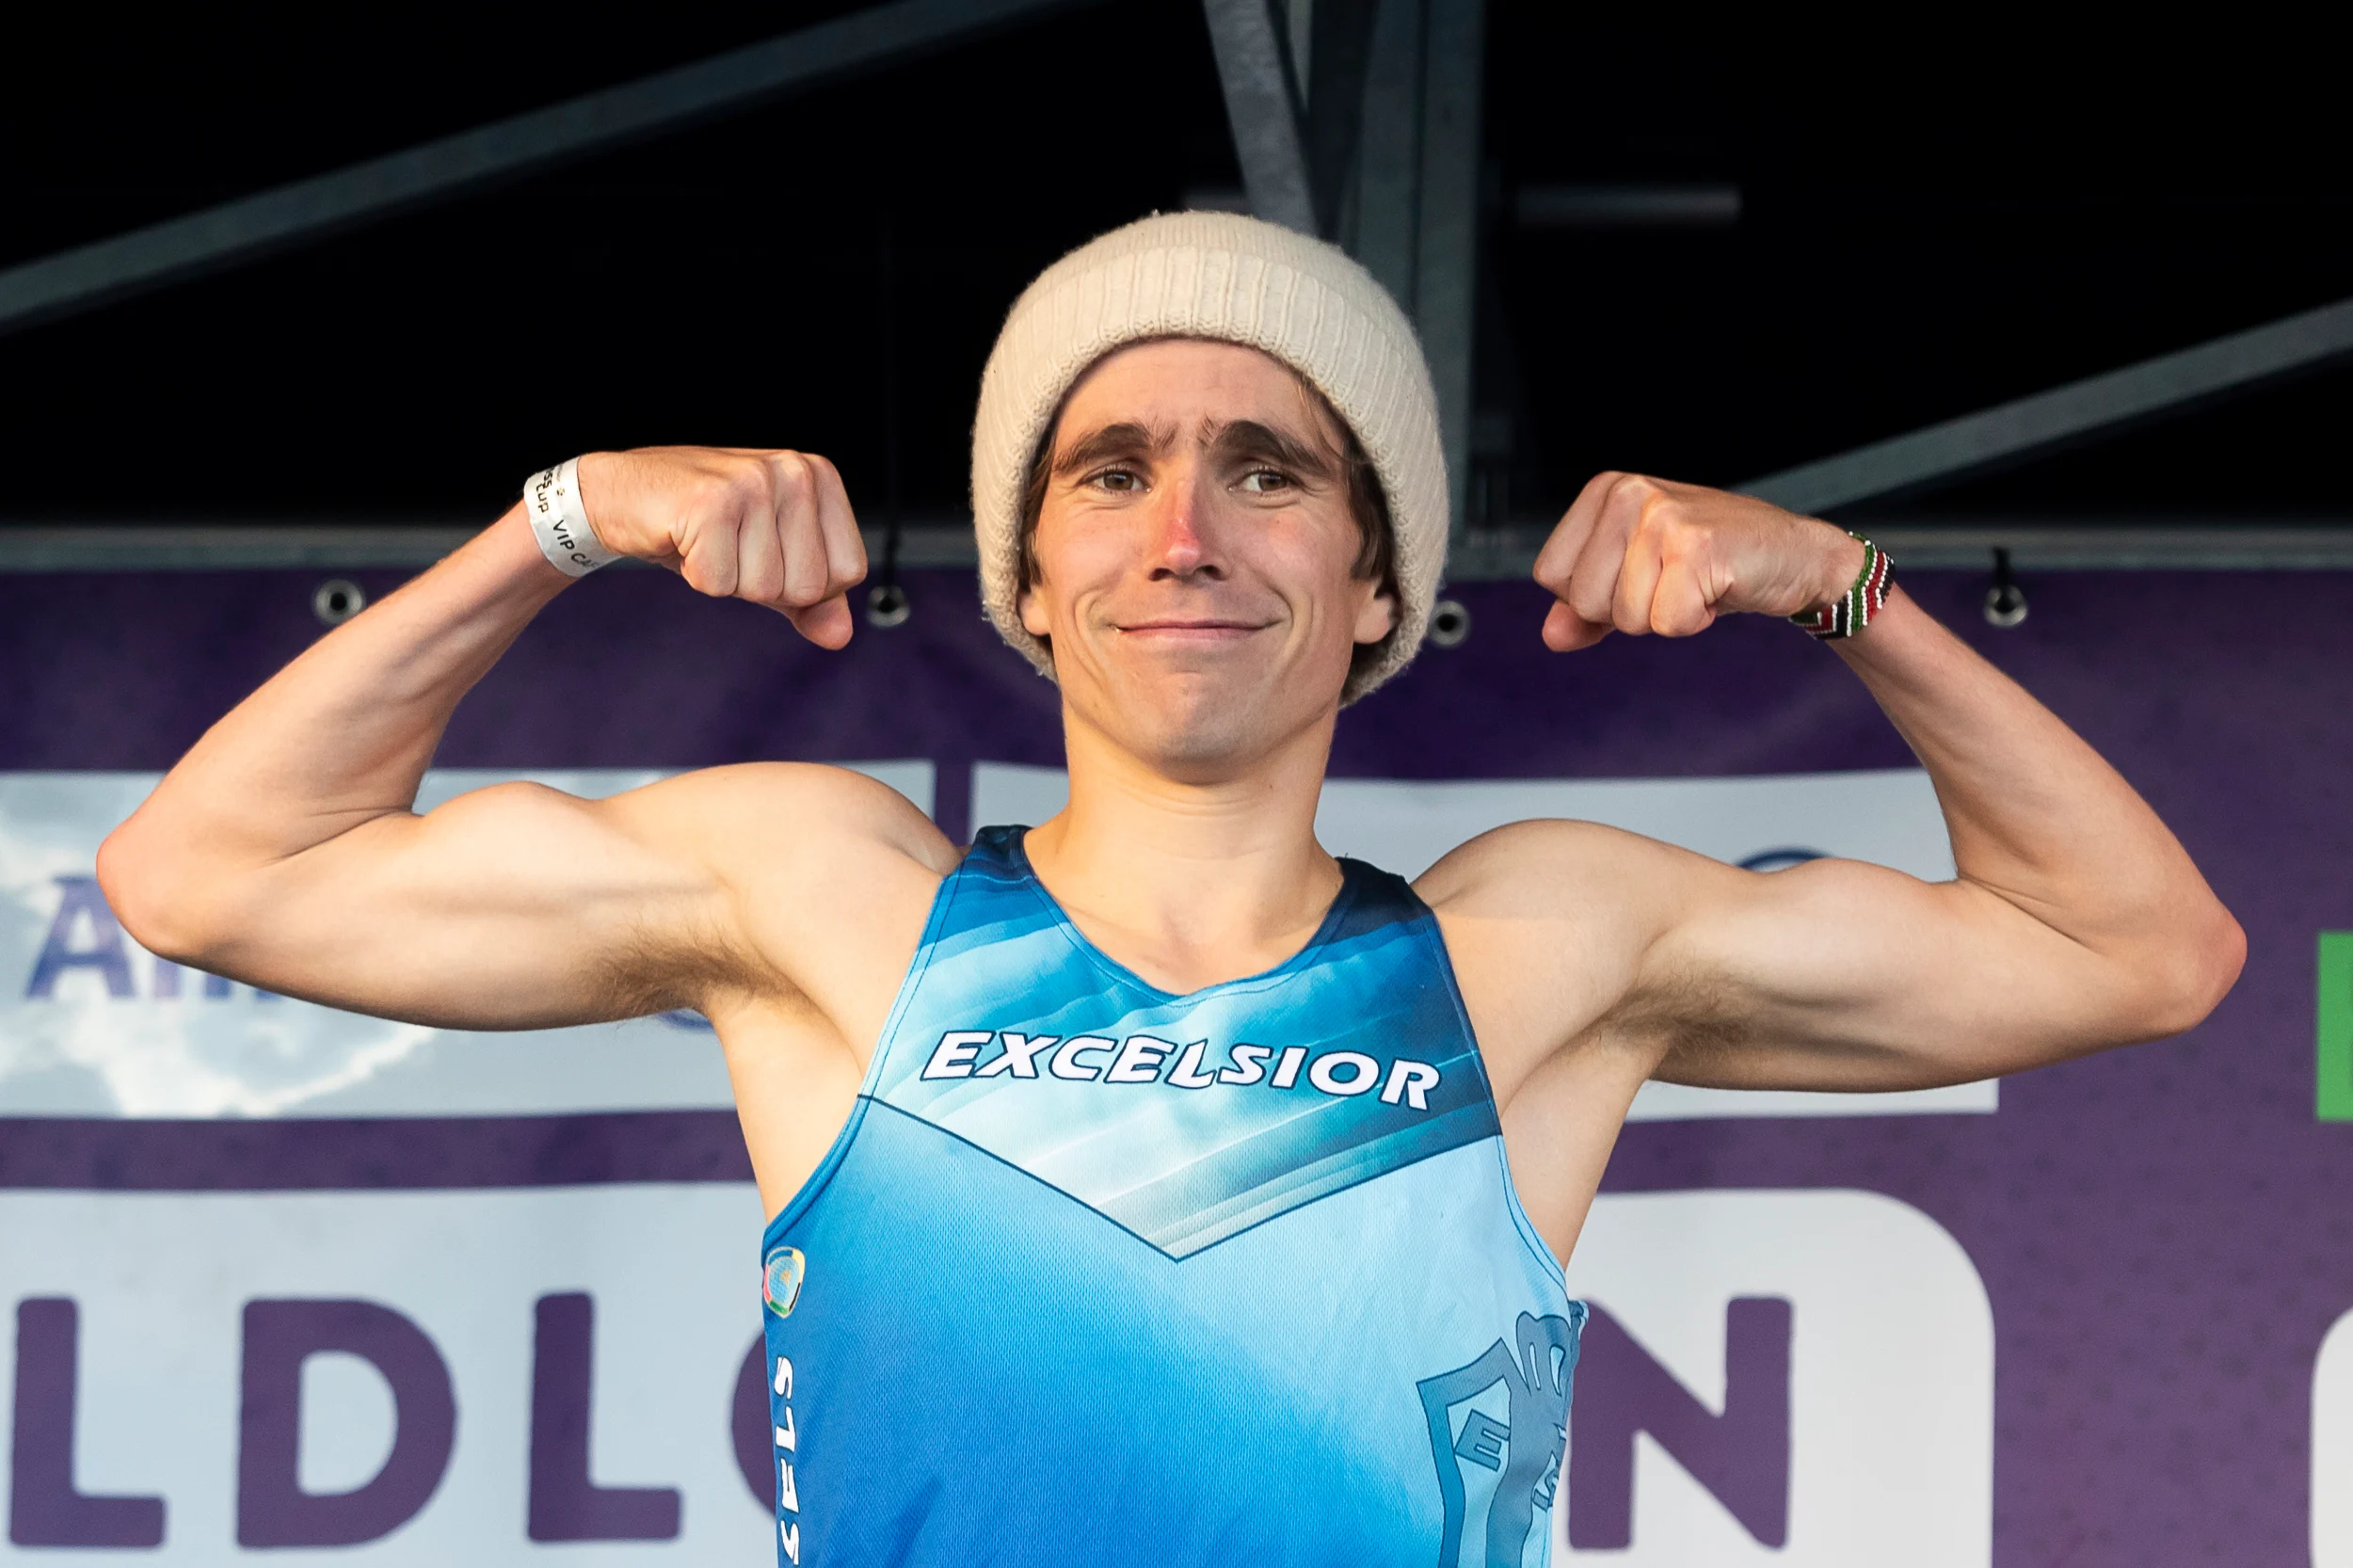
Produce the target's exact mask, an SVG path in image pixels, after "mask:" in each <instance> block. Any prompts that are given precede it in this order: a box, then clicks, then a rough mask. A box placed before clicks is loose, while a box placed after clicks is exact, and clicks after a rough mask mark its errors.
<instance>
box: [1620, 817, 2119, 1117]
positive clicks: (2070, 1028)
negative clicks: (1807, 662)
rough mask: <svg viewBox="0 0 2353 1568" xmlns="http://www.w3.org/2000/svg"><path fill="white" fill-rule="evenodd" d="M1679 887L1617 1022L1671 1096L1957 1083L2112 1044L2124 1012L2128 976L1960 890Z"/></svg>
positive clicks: (1730, 874)
mask: <svg viewBox="0 0 2353 1568" xmlns="http://www.w3.org/2000/svg"><path fill="white" fill-rule="evenodd" d="M1688 874H1689V882H1690V888H1689V892H1688V893H1687V895H1686V898H1685V900H1684V907H1683V908H1682V909H1681V910H1680V911H1679V912H1678V918H1677V919H1676V920H1673V922H1672V923H1671V924H1670V925H1669V926H1668V927H1667V928H1666V929H1665V930H1664V931H1662V933H1661V934H1660V936H1658V938H1657V941H1656V942H1655V943H1654V944H1653V946H1652V948H1651V950H1650V951H1649V952H1647V953H1646V954H1645V956H1644V960H1643V962H1642V964H1641V971H1640V978H1639V980H1638V982H1637V984H1635V985H1634V986H1632V987H1630V988H1629V995H1628V998H1627V1000H1626V1003H1625V1012H1626V1013H1627V1014H1628V1015H1629V1016H1640V1017H1643V1018H1646V1019H1647V1020H1649V1022H1650V1023H1651V1025H1652V1027H1653V1029H1654V1031H1655V1032H1656V1034H1657V1039H1658V1042H1659V1044H1660V1046H1661V1057H1660V1061H1659V1064H1658V1066H1657V1068H1656V1069H1655V1071H1654V1074H1653V1076H1655V1077H1657V1078H1660V1079H1664V1080H1668V1081H1670V1082H1676V1083H1690V1084H1698V1085H1703V1086H1707V1087H1717V1088H1774V1089H1825V1090H1890V1089H1914V1088H1929V1087H1933V1086H1937V1085H1941V1084H1947V1083H1961V1082H1968V1081H1971V1080H1977V1079H1983V1078H1990V1077H1993V1076H1996V1075H1998V1074H2001V1073H2004V1072H2009V1071H2015V1070H2018V1069H2020V1068H2022V1067H2025V1066H2028V1065H2033V1064H2041V1063H2045V1062H2049V1061H2052V1060H2054V1059H2056V1058H2060V1057H2065V1056H2072V1055H2075V1054H2080V1053H2082V1052H2085V1051H2089V1050H2094V1049H2098V1048H2101V1047H2104V1046H2108V1045H2115V1044H2118V1043H2120V1041H2119V1040H2118V1038H2117V1036H2116V1034H2115V1029H2116V1023H2115V1020H2116V1019H2118V1018H2119V1017H2120V1016H2131V1014H2132V1011H2133V1010H2132V1007H2131V1001H2132V999H2131V998H2130V997H2129V995H2127V994H2125V993H2126V992H2127V990H2128V988H2129V987H2130V985H2131V984H2133V982H2132V980H2131V978H2130V971H2129V970H2128V969H2126V968H2124V967H2122V966H2120V965H2118V964H2116V963H2114V962H2112V961H2111V960H2109V959H2107V958H2105V957H2104V956H2103V955H2102V954H2100V953H2099V952H2095V951H2094V950H2092V949H2090V948H2089V947H2086V946H2084V945H2083V944H2081V943H2078V942H2076V941H2074V940H2073V939H2072V938H2070V937H2069V936H2065V935H2063V934H2061V933H2060V932H2058V931H2057V930H2055V929H2053V928H2052V927H2051V926H2050V925H2048V924H2046V923H2044V922H2043V921H2041V920H2037V919H2036V918H2035V917H2034V916H2033V915H2032V914H2031V913H2029V912H2028V911H2026V910H2025V909H2023V908H2021V907H2020V906H2019V905H2018V904H2013V903H2011V902H2009V900H2007V899H2005V898H2003V897H2001V896H1999V895H1998V894H1996V893H1995V892H1993V891H1992V890H1990V889H1988V888H1983V887H1979V886H1977V885H1976V884H1974V883H1970V882H1967V881H1952V882H1934V883H1931V882H1926V881H1922V880H1920V879H1919V878H1916V877H1913V876H1910V875H1907V874H1905V873H1903V872H1896V871H1891V870H1889V869H1887V868H1885V867H1881V866H1874V865H1867V864H1865V863H1862V862H1859V861H1852V860H1817V861H1812V862H1809V863H1807V864H1804V865H1801V866H1794V867H1791V868H1789V869H1787V870H1785V871H1779V872H1744V871H1740V870H1737V869H1736V868H1733V867H1726V866H1719V865H1716V864H1714V863H1713V862H1708V863H1705V866H1704V868H1692V869H1691V870H1690V871H1689V873H1688Z"/></svg>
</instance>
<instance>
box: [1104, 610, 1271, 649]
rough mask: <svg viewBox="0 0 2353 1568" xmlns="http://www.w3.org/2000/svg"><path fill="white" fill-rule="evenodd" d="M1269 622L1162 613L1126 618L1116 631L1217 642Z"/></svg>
mask: <svg viewBox="0 0 2353 1568" xmlns="http://www.w3.org/2000/svg"><path fill="white" fill-rule="evenodd" d="M1268 625H1269V623H1268V622H1266V621H1255V620H1232V619H1227V618H1225V617H1222V616H1155V617H1154V618H1153V619H1151V620H1139V621H1129V622H1128V623H1127V624H1126V625H1123V626H1120V627H1118V628H1117V630H1118V631H1119V632H1123V633H1125V634H1126V635H1128V636H1131V637H1150V638H1153V639H1154V640H1156V641H1163V640H1164V641H1168V642H1176V643H1186V642H1201V643H1218V642H1228V641H1235V640H1239V639H1241V638H1242V637H1247V636H1249V635H1250V634H1251V633H1253V632H1263V631H1265V630H1266V629H1267V626H1268Z"/></svg>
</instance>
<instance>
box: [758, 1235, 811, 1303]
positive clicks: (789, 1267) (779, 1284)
mask: <svg viewBox="0 0 2353 1568" xmlns="http://www.w3.org/2000/svg"><path fill="white" fill-rule="evenodd" d="M806 1278H808V1259H807V1258H805V1257H803V1256H801V1249H800V1248H798V1247H778V1248H777V1249H776V1251H775V1252H772V1253H770V1254H769V1255H768V1261H767V1263H766V1264H765V1265H764V1266H762V1268H761V1269H760V1295H761V1297H762V1298H764V1299H765V1300H766V1301H767V1303H768V1310H769V1311H771V1312H773V1313H775V1314H776V1316H777V1317H779V1318H790V1317H791V1316H792V1304H793V1303H795V1302H797V1301H799V1300H800V1299H801V1281H803V1280H804V1279H806Z"/></svg>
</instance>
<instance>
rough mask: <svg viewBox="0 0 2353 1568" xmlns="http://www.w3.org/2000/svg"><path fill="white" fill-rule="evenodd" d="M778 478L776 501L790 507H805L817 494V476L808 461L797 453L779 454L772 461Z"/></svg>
mask: <svg viewBox="0 0 2353 1568" xmlns="http://www.w3.org/2000/svg"><path fill="white" fill-rule="evenodd" d="M771 464H772V472H773V473H774V474H775V477H776V499H777V500H778V501H780V502H782V503H784V504H786V505H788V506H794V507H799V506H805V505H807V504H808V501H809V498H810V497H811V496H812V495H814V494H815V493H816V489H817V485H816V479H815V476H814V475H813V474H812V473H811V472H810V469H809V462H808V458H807V457H805V456H802V455H801V454H800V453H797V452H779V453H777V454H776V456H775V457H774V458H773V459H771Z"/></svg>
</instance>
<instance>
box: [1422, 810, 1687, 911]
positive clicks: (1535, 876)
mask: <svg viewBox="0 0 2353 1568" xmlns="http://www.w3.org/2000/svg"><path fill="white" fill-rule="evenodd" d="M1686 857H1688V852H1686V851H1683V850H1678V849H1676V848H1674V847H1673V846H1672V845H1669V844H1663V843H1660V842H1659V841H1658V840H1656V839H1646V838H1644V837H1642V836H1641V834H1639V833H1629V832H1626V831H1625V829H1623V828H1617V827H1607V826H1604V825H1603V824H1600V823H1592V822H1580V821H1577V820H1575V819H1572V818H1534V819H1530V820H1529V821H1526V822H1515V823H1507V824H1504V825H1503V826H1501V827H1497V828H1490V829H1489V830H1488V831H1486V832H1484V833H1481V835H1479V837H1477V838H1476V839H1472V840H1469V841H1467V842H1465V843H1464V844H1461V845H1458V846H1457V847H1456V848H1455V849H1453V850H1452V851H1450V852H1449V853H1448V854H1447V855H1446V856H1443V857H1441V858H1440V859H1439V860H1438V861H1437V863H1436V864H1434V865H1433V866H1432V867H1431V868H1430V869H1429V870H1428V871H1426V872H1422V873H1421V875H1420V876H1419V877H1417V879H1416V880H1415V882H1414V890H1415V891H1416V892H1417V893H1418V894H1419V895H1420V896H1421V899H1422V901H1423V902H1424V903H1426V904H1429V905H1430V906H1431V907H1432V908H1433V909H1435V910H1437V911H1438V912H1439V913H1440V914H1442V915H1444V914H1461V915H1481V914H1486V915H1497V916H1502V915H1508V914H1511V913H1513V911H1515V910H1518V911H1522V912H1532V911H1529V910H1528V901H1529V900H1530V899H1531V898H1533V899H1535V900H1536V901H1537V902H1538V904H1540V905H1542V906H1546V907H1551V906H1553V900H1554V897H1555V896H1557V895H1567V896H1570V897H1573V898H1574V899H1576V900H1577V902H1578V903H1580V904H1588V905H1589V906H1590V904H1592V903H1593V902H1594V901H1596V900H1604V899H1606V898H1607V896H1608V894H1609V892H1610V891H1611V890H1613V889H1627V888H1630V886H1632V885H1636V884H1639V883H1640V882H1641V881H1642V880H1645V879H1646V878H1647V877H1648V876H1655V875H1656V874H1657V872H1659V871H1660V870H1661V869H1662V865H1663V863H1664V862H1667V861H1674V860H1681V859H1684V858H1686Z"/></svg>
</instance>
